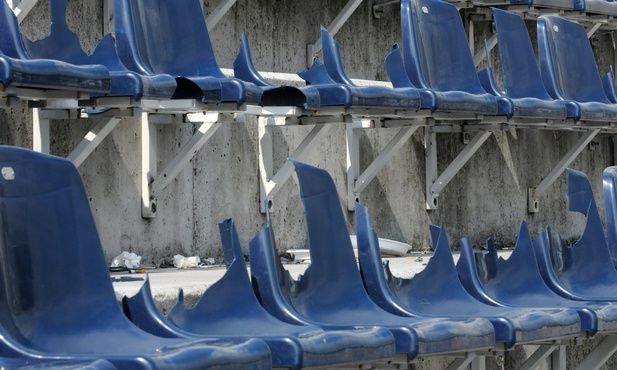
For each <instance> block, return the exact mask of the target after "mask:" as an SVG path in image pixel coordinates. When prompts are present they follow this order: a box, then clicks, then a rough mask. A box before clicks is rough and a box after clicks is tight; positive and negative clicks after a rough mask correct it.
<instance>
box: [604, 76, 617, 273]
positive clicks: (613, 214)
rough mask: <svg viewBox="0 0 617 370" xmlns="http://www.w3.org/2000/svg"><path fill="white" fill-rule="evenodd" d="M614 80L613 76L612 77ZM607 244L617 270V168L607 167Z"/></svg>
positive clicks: (605, 170) (605, 206)
mask: <svg viewBox="0 0 617 370" xmlns="http://www.w3.org/2000/svg"><path fill="white" fill-rule="evenodd" d="M611 79H612V76H611ZM602 180H603V181H602V189H603V193H604V214H605V217H606V242H607V245H608V250H609V252H610V254H611V259H612V261H613V265H614V266H616V268H617V167H615V166H613V167H607V168H606V169H604V174H603V176H602Z"/></svg>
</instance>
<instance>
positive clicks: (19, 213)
mask: <svg viewBox="0 0 617 370" xmlns="http://www.w3.org/2000/svg"><path fill="white" fill-rule="evenodd" d="M0 168H1V169H2V177H1V178H0V215H1V216H0V217H1V220H0V221H1V222H0V256H1V261H0V262H1V263H0V268H1V269H2V274H0V279H2V281H1V283H0V286H2V287H3V289H5V291H4V296H2V297H0V301H2V302H3V303H5V304H6V305H7V306H8V307H6V309H3V310H2V315H1V316H3V317H4V318H3V319H4V320H7V316H8V320H13V322H14V323H15V325H16V326H17V327H18V328H19V330H20V332H21V333H22V335H24V336H25V337H28V338H30V337H35V336H40V335H44V334H45V333H49V332H54V333H56V334H58V333H63V332H68V331H72V332H79V331H80V330H81V329H83V328H85V327H91V326H92V324H93V323H98V324H99V325H101V324H102V325H105V323H106V322H109V320H110V319H111V317H122V318H123V317H124V316H123V315H122V312H121V311H120V310H119V307H118V304H117V302H116V296H115V293H114V290H113V287H112V284H111V280H110V279H109V272H108V270H107V266H106V262H105V256H104V254H103V249H102V246H101V242H100V240H99V237H98V233H97V230H96V225H95V223H94V219H93V217H92V212H91V210H90V205H89V202H88V198H87V196H86V192H85V189H84V185H83V183H82V179H81V176H80V174H79V172H78V171H77V169H76V168H75V166H74V165H73V163H71V162H70V161H68V160H66V159H62V158H57V157H52V156H49V155H45V154H41V153H36V152H32V151H29V150H25V149H20V148H12V147H0ZM121 320H122V322H127V323H128V320H126V319H121Z"/></svg>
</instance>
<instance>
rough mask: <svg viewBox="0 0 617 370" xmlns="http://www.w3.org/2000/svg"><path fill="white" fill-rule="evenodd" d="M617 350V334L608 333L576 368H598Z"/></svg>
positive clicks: (577, 369) (587, 369)
mask: <svg viewBox="0 0 617 370" xmlns="http://www.w3.org/2000/svg"><path fill="white" fill-rule="evenodd" d="M616 351H617V335H607V336H606V337H605V338H604V339H602V341H601V342H600V344H598V346H597V347H596V348H594V349H593V351H591V352H590V353H589V354H588V355H587V357H585V359H584V360H583V361H582V362H581V363H580V364H579V365H578V366H577V367H576V370H597V369H599V368H600V367H601V366H602V365H603V364H604V363H606V361H607V360H608V359H609V358H610V357H611V356H612V355H613V354H614V353H615V352H616Z"/></svg>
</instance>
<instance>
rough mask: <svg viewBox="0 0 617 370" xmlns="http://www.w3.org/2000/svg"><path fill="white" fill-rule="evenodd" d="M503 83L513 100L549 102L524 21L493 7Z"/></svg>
mask: <svg viewBox="0 0 617 370" xmlns="http://www.w3.org/2000/svg"><path fill="white" fill-rule="evenodd" d="M493 19H494V21H495V31H496V34H497V39H498V41H499V43H498V46H499V56H500V60H501V71H502V77H503V84H504V87H505V90H506V94H507V96H509V97H511V98H525V97H535V98H539V99H550V96H549V95H548V93H547V92H546V88H545V87H544V84H543V83H542V77H541V75H540V70H539V69H538V62H537V61H536V57H535V54H534V52H533V46H532V45H531V40H530V38H529V33H528V32H527V27H526V26H525V21H524V20H523V18H522V17H521V16H520V15H518V14H514V13H509V12H506V11H504V10H501V9H497V8H493Z"/></svg>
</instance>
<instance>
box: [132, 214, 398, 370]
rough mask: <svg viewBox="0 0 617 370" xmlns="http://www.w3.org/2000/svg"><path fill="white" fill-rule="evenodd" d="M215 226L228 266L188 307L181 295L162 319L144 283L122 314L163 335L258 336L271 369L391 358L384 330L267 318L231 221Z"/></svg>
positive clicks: (389, 337)
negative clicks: (268, 354)
mask: <svg viewBox="0 0 617 370" xmlns="http://www.w3.org/2000/svg"><path fill="white" fill-rule="evenodd" d="M219 229H220V231H221V238H222V240H223V250H224V252H225V260H226V261H227V264H228V265H227V271H226V272H225V275H224V276H223V277H222V278H221V279H220V280H219V281H217V282H216V283H214V284H213V285H211V286H210V287H208V289H207V290H206V291H205V292H204V294H203V295H202V297H201V298H200V299H199V301H198V302H197V304H196V305H195V306H194V307H192V308H190V309H189V308H186V306H185V305H184V301H183V296H182V294H180V298H179V301H178V302H177V303H176V305H174V307H172V308H171V310H170V311H169V313H168V315H167V318H165V317H162V316H161V314H160V313H159V312H158V310H157V309H156V307H155V306H154V302H153V299H152V296H151V295H150V294H149V285H144V288H142V291H140V293H138V295H136V296H134V297H131V298H126V297H125V298H124V299H123V303H124V308H125V313H127V315H128V316H129V317H131V319H132V321H133V322H134V323H136V324H137V325H138V326H139V327H140V328H142V329H144V330H146V331H148V332H150V333H152V334H155V335H161V336H167V337H188V338H190V337H195V336H197V337H199V336H202V337H203V336H204V335H209V336H213V335H214V336H217V335H218V336H225V337H236V338H259V339H262V340H264V341H265V342H266V343H267V344H268V346H269V347H270V351H271V353H272V365H273V366H274V367H288V368H292V369H299V368H302V367H317V366H328V365H330V366H333V365H337V364H346V363H362V362H373V361H385V360H387V359H388V358H390V357H393V356H394V339H393V338H392V335H391V334H390V332H389V331H388V330H386V329H383V328H371V329H365V330H349V331H340V330H339V331H323V330H322V329H320V328H317V327H311V326H305V325H292V324H288V323H285V322H282V321H280V320H278V319H276V318H274V317H272V316H271V315H270V314H269V313H268V312H267V311H266V310H265V309H264V308H263V307H262V306H261V305H260V304H259V301H258V300H257V298H256V297H255V293H254V292H253V288H252V286H251V281H250V278H249V275H248V272H247V271H246V266H245V263H244V256H243V255H242V248H241V247H240V243H239V240H238V235H237V233H236V229H235V226H234V223H233V220H231V219H228V220H225V221H223V222H221V223H220V224H219Z"/></svg>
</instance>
